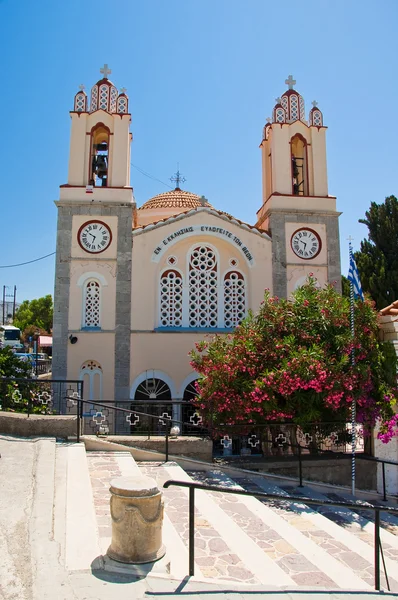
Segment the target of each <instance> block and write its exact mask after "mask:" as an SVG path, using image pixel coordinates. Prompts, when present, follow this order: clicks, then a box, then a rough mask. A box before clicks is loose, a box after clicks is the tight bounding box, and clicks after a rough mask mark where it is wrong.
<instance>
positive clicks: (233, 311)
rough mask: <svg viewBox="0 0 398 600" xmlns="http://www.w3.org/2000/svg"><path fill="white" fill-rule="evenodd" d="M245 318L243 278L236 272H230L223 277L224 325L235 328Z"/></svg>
mask: <svg viewBox="0 0 398 600" xmlns="http://www.w3.org/2000/svg"><path fill="white" fill-rule="evenodd" d="M245 316H246V286H245V278H244V277H243V275H242V273H239V272H238V271H230V272H229V273H227V274H226V275H225V277H224V325H225V327H237V326H238V325H239V323H240V322H241V321H242V319H244V318H245Z"/></svg>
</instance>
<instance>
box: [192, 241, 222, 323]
mask: <svg viewBox="0 0 398 600" xmlns="http://www.w3.org/2000/svg"><path fill="white" fill-rule="evenodd" d="M217 279H218V273H217V257H216V255H215V252H214V250H213V249H212V248H210V247H209V246H205V245H201V246H196V247H195V248H194V249H193V251H192V252H191V256H190V257H189V326H190V327H217V323H218V306H217V305H218V290H217V285H218V280H217Z"/></svg>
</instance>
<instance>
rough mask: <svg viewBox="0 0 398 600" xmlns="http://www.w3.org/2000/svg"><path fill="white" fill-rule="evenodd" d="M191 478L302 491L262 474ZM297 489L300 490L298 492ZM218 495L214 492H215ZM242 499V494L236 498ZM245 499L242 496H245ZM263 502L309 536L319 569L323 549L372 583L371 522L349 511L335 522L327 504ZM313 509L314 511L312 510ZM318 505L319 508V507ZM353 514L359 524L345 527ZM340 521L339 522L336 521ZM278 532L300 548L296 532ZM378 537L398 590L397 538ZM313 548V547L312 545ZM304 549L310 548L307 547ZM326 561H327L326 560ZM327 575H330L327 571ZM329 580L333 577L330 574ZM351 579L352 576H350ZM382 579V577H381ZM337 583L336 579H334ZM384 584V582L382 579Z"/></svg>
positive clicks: (267, 489)
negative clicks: (268, 478)
mask: <svg viewBox="0 0 398 600" xmlns="http://www.w3.org/2000/svg"><path fill="white" fill-rule="evenodd" d="M191 474H192V476H193V477H194V478H195V479H198V480H200V481H205V482H207V483H213V484H218V485H227V486H229V487H234V486H235V485H237V484H238V485H240V486H241V488H243V489H246V490H248V491H253V492H255V491H259V492H266V493H270V494H271V493H272V494H278V495H280V496H281V497H286V498H288V497H289V495H290V493H291V495H299V494H300V493H301V494H304V492H303V491H302V488H301V490H300V488H298V489H296V488H294V486H289V491H287V490H286V489H283V488H282V487H279V486H277V485H275V484H274V483H273V482H269V481H267V479H266V478H264V477H262V476H250V477H245V478H235V479H234V480H231V479H230V478H228V477H226V476H225V475H224V474H222V473H217V472H212V473H206V474H204V473H196V474H195V473H191ZM299 490H300V491H299ZM215 495H218V494H215ZM305 495H306V496H307V497H310V498H314V499H319V500H321V499H328V498H326V497H325V496H323V495H322V494H319V493H317V492H314V491H313V490H312V489H311V488H305ZM229 498H231V496H230V495H225V500H226V502H228V501H229V502H230V500H228V499H229ZM240 498H242V497H240ZM334 499H336V498H334ZM340 499H341V500H346V501H347V500H348V499H347V498H340ZM245 500H246V498H245ZM264 505H265V506H266V507H267V508H268V510H272V511H273V512H274V513H275V514H276V515H278V516H279V517H282V518H283V519H284V521H285V522H286V523H288V524H290V525H293V526H294V527H295V528H296V529H298V530H299V531H300V532H301V534H302V535H303V536H305V537H307V538H309V539H311V540H312V541H313V542H315V544H316V545H317V546H318V549H319V551H318V553H317V556H316V559H315V561H314V560H313V562H316V561H317V560H318V561H321V562H318V566H319V567H320V568H323V570H324V572H326V573H327V572H329V569H330V566H331V565H330V564H326V563H325V564H324V558H325V557H324V556H323V558H322V551H321V549H323V550H325V551H326V552H327V553H328V554H329V555H330V558H331V557H332V556H333V557H334V558H335V559H336V560H338V561H339V562H340V564H342V565H343V567H344V568H347V567H348V568H349V569H351V571H352V573H353V574H355V575H356V576H357V577H359V578H360V579H361V580H363V581H365V582H366V583H368V584H369V585H370V586H372V585H373V581H374V572H373V560H374V549H373V535H371V533H370V530H371V532H372V533H373V524H371V523H369V522H368V521H366V520H365V519H363V518H362V519H361V517H359V515H355V514H354V513H353V512H351V511H346V512H344V515H345V521H344V526H341V524H337V523H336V521H335V520H334V519H333V517H334V516H337V517H338V518H340V519H341V516H340V515H339V511H340V510H341V509H339V508H337V507H336V508H335V509H334V508H332V507H328V508H327V509H326V508H325V509H324V513H323V512H322V511H320V512H317V510H316V507H309V506H307V505H305V504H304V503H303V504H301V503H300V504H299V503H294V504H293V503H288V502H286V503H285V504H284V505H283V503H282V505H281V504H280V503H277V502H264ZM314 508H315V510H314ZM319 508H321V507H319ZM356 517H358V519H359V520H360V525H359V526H358V525H356V526H354V527H353V528H352V529H349V530H348V529H347V527H348V522H349V521H350V520H351V522H352V521H353V520H354V522H355V520H356ZM272 523H273V527H274V528H276V529H278V526H277V525H278V521H275V520H273V521H272ZM340 523H341V521H340ZM361 525H362V526H365V528H366V529H367V531H362V529H361ZM278 531H279V533H281V532H284V538H285V540H287V541H289V543H291V544H292V545H293V546H294V545H295V542H296V544H297V543H298V544H299V546H298V547H299V548H300V549H301V550H303V549H304V547H305V543H304V542H303V539H302V538H301V539H300V536H299V535H297V534H296V535H294V536H293V538H292V537H291V536H292V532H291V531H289V530H288V529H286V528H284V527H283V526H282V528H281V524H280V523H279V530H278ZM381 537H382V543H383V550H384V556H385V560H386V567H387V572H388V574H389V580H390V585H391V587H392V589H397V590H398V584H397V581H398V567H397V563H396V556H397V554H396V552H397V538H396V537H395V536H394V535H392V534H391V533H389V532H388V531H386V530H381ZM313 549H314V548H313ZM307 550H310V548H308V547H307ZM329 562H330V560H329ZM322 565H324V566H323V567H322ZM340 574H341V575H342V576H343V578H344V577H346V573H345V574H344V573H343V569H342V568H341V567H340ZM329 575H333V574H332V573H330V572H329ZM332 579H333V577H332ZM351 580H352V577H351ZM382 581H383V577H382ZM336 583H337V581H336ZM384 584H386V582H385V581H384Z"/></svg>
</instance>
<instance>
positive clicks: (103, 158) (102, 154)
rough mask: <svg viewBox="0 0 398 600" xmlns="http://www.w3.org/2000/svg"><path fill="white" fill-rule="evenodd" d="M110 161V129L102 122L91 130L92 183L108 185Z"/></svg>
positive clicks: (90, 180) (90, 179) (102, 185)
mask: <svg viewBox="0 0 398 600" xmlns="http://www.w3.org/2000/svg"><path fill="white" fill-rule="evenodd" d="M101 87H102V86H101ZM106 87H108V86H106ZM108 161H109V129H108V128H107V127H105V125H103V124H102V123H99V124H98V125H96V127H94V128H93V129H92V131H91V156H90V173H89V182H90V185H95V186H97V187H107V185H108Z"/></svg>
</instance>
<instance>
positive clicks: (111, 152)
mask: <svg viewBox="0 0 398 600" xmlns="http://www.w3.org/2000/svg"><path fill="white" fill-rule="evenodd" d="M100 72H101V76H102V78H101V79H100V80H99V81H97V82H96V83H95V84H94V85H93V86H92V88H91V92H90V94H89V96H87V95H86V93H85V91H84V86H83V85H81V86H80V91H79V92H78V93H77V94H76V96H75V102H74V110H73V111H71V113H70V114H71V117H72V132H71V144H70V155H69V157H70V158H69V175H68V183H67V187H68V188H71V187H78V188H87V189H86V191H88V192H90V193H92V194H94V196H93V197H92V199H93V198H96V197H97V196H98V200H99V199H100V198H102V197H103V195H104V194H105V191H103V192H101V188H107V189H108V190H109V189H111V188H113V189H118V190H121V189H125V190H126V192H127V190H131V187H130V143H131V139H132V136H131V133H130V130H129V129H130V122H131V115H130V114H129V106H128V103H129V101H128V97H127V95H126V89H125V88H122V89H121V90H120V92H119V91H118V89H117V88H116V86H115V85H114V84H113V83H112V81H110V80H109V79H108V77H109V75H110V73H111V70H110V69H109V68H108V65H104V67H103V68H102V69H100ZM130 195H131V194H130V192H129V197H130ZM110 197H113V196H109V193H108V192H107V198H110ZM126 197H127V194H126ZM115 198H116V196H115Z"/></svg>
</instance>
